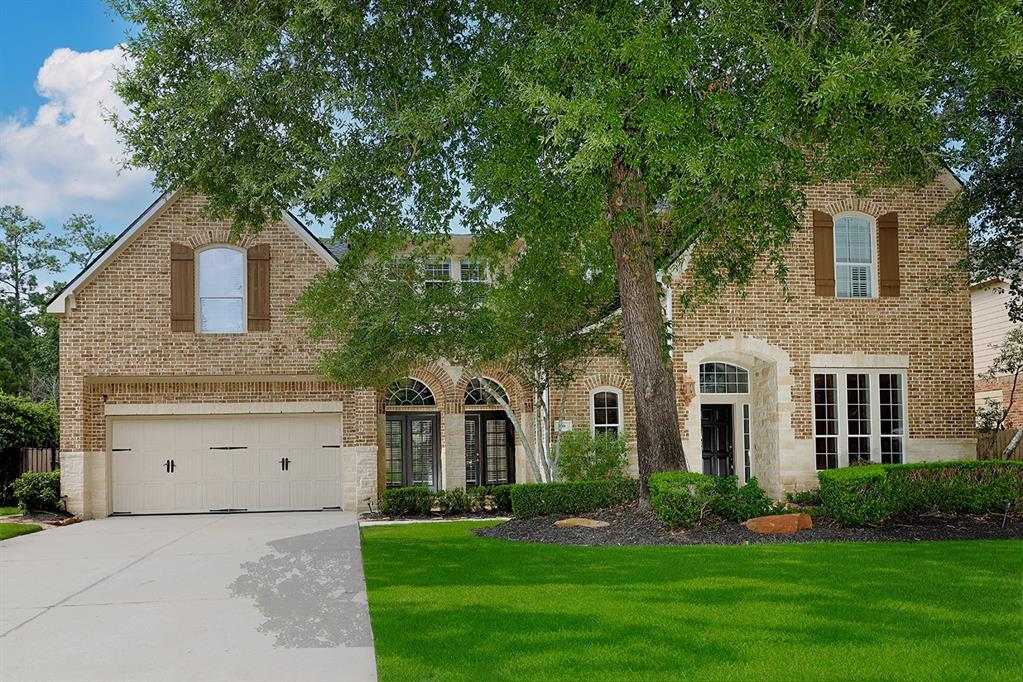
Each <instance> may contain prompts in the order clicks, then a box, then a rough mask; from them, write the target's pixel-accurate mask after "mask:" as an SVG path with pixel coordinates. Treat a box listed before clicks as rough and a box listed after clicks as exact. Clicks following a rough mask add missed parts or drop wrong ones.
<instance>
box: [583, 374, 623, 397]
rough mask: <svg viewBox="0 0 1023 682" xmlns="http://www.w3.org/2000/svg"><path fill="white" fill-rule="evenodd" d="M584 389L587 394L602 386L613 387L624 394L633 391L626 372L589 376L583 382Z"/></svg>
mask: <svg viewBox="0 0 1023 682" xmlns="http://www.w3.org/2000/svg"><path fill="white" fill-rule="evenodd" d="M582 385H583V388H585V389H586V392H587V393H591V392H592V391H593V389H595V388H600V387H601V386H611V387H614V388H617V389H618V390H620V391H621V392H622V393H623V394H624V393H625V392H626V391H630V392H631V390H632V381H631V379H630V378H629V376H628V375H627V374H625V373H624V372H622V373H619V372H597V373H595V374H588V375H587V376H586V378H584V379H583V381H582Z"/></svg>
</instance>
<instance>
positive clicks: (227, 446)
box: [210, 445, 249, 450]
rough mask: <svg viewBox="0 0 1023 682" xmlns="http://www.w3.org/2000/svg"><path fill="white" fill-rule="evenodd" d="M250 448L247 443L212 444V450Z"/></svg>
mask: <svg viewBox="0 0 1023 682" xmlns="http://www.w3.org/2000/svg"><path fill="white" fill-rule="evenodd" d="M248 449H249V448H248V447H247V446H245V445H220V446H211V447H210V450H248Z"/></svg>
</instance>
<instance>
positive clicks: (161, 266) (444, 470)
mask: <svg viewBox="0 0 1023 682" xmlns="http://www.w3.org/2000/svg"><path fill="white" fill-rule="evenodd" d="M957 190H958V185H957V184H956V183H955V180H954V179H953V178H952V177H951V176H950V175H946V176H944V177H942V178H940V179H939V180H936V181H935V182H933V183H932V184H931V185H929V186H927V187H925V188H922V189H918V190H913V191H908V192H904V193H896V194H893V195H892V196H887V197H881V196H878V197H873V198H871V199H863V198H859V197H857V196H856V195H855V194H854V193H853V191H852V190H851V188H850V187H848V186H845V185H831V186H826V187H820V188H812V189H811V190H810V192H809V206H810V208H811V209H812V210H810V211H808V212H807V214H806V216H805V219H804V226H805V228H806V229H804V230H802V231H800V232H799V233H798V234H796V236H795V239H794V241H793V243H792V245H791V246H790V247H789V249H788V259H787V264H788V268H789V276H788V279H787V285H786V286H787V290H786V289H785V288H783V286H782V285H781V284H780V283H779V282H777V281H776V280H774V279H773V278H771V277H768V276H764V277H762V278H760V279H758V280H756V281H755V282H754V283H753V284H751V285H750V286H749V287H748V288H747V290H746V291H745V292H744V293H741V292H738V291H730V292H726V293H724V294H722V295H721V296H719V297H718V298H717V299H716V301H715V302H714V303H713V304H711V305H707V306H704V307H703V308H701V309H699V310H698V311H696V312H694V313H693V314H691V315H689V316H687V317H683V313H682V311H681V310H680V306H679V305H678V298H677V291H678V290H679V289H680V287H681V286H682V285H684V281H685V277H686V273H685V269H684V267H682V268H680V269H679V271H678V272H676V273H675V274H674V280H673V284H672V287H669V289H668V291H669V294H670V295H669V296H667V297H666V299H665V306H666V312H667V313H668V318H669V319H670V321H671V325H672V328H673V351H672V352H673V357H674V366H675V378H676V381H677V384H678V402H679V409H680V416H681V419H682V425H683V430H684V433H683V437H684V442H685V443H686V446H687V452H686V455H687V464H688V466H689V468H690V469H691V470H697V471H706V472H709V473H716V474H722V475H723V474H728V473H733V472H734V473H735V474H736V475H737V476H738V477H739V479H740V480H746V479H748V478H750V477H751V476H756V477H757V478H758V479H759V480H760V482H761V483H762V485H764V487H765V488H766V489H767V490H768V492H770V493H771V494H772V495H774V496H780V495H781V493H782V492H783V491H784V490H787V489H796V488H808V487H812V486H814V485H816V472H817V471H818V470H820V469H824V468H833V467H837V466H847V465H849V464H850V463H855V462H857V461H866V460H870V461H886V462H899V461H903V462H913V461H920V460H928V459H955V458H972V457H974V456H975V447H976V441H975V439H974V431H973V401H972V399H971V394H972V391H973V389H972V387H973V362H972V357H971V354H970V350H969V337H970V303H969V294H968V291H967V287H966V283H965V282H964V283H963V284H962V286H961V287H958V288H954V289H952V290H948V289H947V288H946V287H944V286H943V285H942V281H943V278H944V277H945V276H946V275H947V274H948V272H949V270H950V268H951V266H952V265H953V264H954V263H956V262H957V261H958V260H959V259H960V258H961V256H962V254H961V253H959V252H958V251H956V250H954V249H953V248H952V247H951V246H950V244H952V243H953V241H952V239H951V236H952V234H953V230H952V229H951V228H948V229H942V228H937V227H933V226H931V225H929V224H928V221H929V220H930V219H931V217H932V216H933V215H934V214H935V212H937V211H938V210H939V209H940V208H941V207H942V206H944V205H945V203H947V201H948V200H949V199H950V198H951V197H952V196H953V194H954V193H955V192H956V191H957ZM200 207H201V199H200V198H197V197H194V196H189V195H186V194H184V193H177V194H173V195H170V196H167V197H165V198H163V199H161V200H159V201H158V202H157V203H155V204H154V205H153V206H152V207H150V209H149V210H147V211H146V213H145V214H143V215H142V216H141V217H140V218H139V219H138V220H137V221H136V222H135V223H133V224H132V225H131V226H130V227H129V228H128V229H127V230H126V231H125V232H124V233H123V234H122V235H121V236H120V237H119V238H118V239H117V241H116V242H115V243H114V244H113V245H112V246H111V247H110V248H109V249H108V250H107V251H106V252H104V253H103V254H102V255H101V256H100V257H99V258H98V259H97V260H96V261H95V262H94V263H93V264H91V265H90V266H89V267H88V268H87V269H86V270H85V271H84V272H83V273H82V274H80V275H79V276H78V277H77V278H76V279H75V280H73V281H72V282H71V283H70V284H69V285H68V287H67V288H66V289H65V290H64V291H63V292H61V293H60V295H58V296H57V297H56V298H55V299H54V300H53V302H52V303H51V304H50V306H49V311H50V312H51V313H53V314H55V315H58V316H59V317H60V318H61V329H60V331H61V346H60V353H61V357H60V361H61V403H60V411H61V449H62V452H61V457H62V485H63V490H64V493H65V495H67V498H68V506H69V508H70V509H71V510H72V511H74V512H78V513H83V514H85V515H87V516H103V515H107V514H110V513H156V512H197V511H209V510H220V509H249V510H255V509H319V508H330V507H343V508H345V509H351V510H354V509H363V508H365V507H366V505H367V502H368V501H369V500H371V499H374V498H375V497H376V495H377V493H378V491H379V490H381V489H382V488H383V487H384V486H387V485H392V486H393V485H426V486H430V487H434V488H452V487H461V486H465V485H474V484H480V483H484V484H492V483H503V482H511V481H517V482H523V481H528V480H531V470H530V467H529V466H528V463H527V461H526V460H525V455H524V449H523V447H522V444H521V443H518V442H516V436H515V433H514V432H513V430H512V429H511V427H510V425H509V423H508V420H507V419H506V418H505V416H504V414H503V412H502V411H501V409H500V408H499V407H497V406H495V405H493V404H492V403H493V402H494V401H493V400H492V399H489V398H488V396H487V395H486V394H485V392H483V391H480V390H479V387H478V386H477V385H476V383H475V382H474V381H473V379H474V377H473V376H471V375H470V374H468V373H466V372H463V371H462V370H461V369H460V368H457V367H452V366H450V365H449V364H447V363H444V362H442V361H439V362H434V363H429V364H427V365H425V366H421V367H417V368H415V369H414V370H413V371H412V372H411V373H410V376H409V377H407V378H406V379H403V380H401V381H399V382H396V383H395V384H394V385H393V386H391V387H390V388H389V389H387V390H386V391H380V392H378V391H375V390H366V389H354V388H347V387H342V386H338V385H336V384H334V383H332V382H330V381H327V380H325V379H323V378H322V377H320V376H317V375H316V373H315V370H314V366H315V362H316V360H317V357H318V354H319V353H320V351H321V350H322V348H321V347H319V346H318V345H317V344H315V343H312V342H310V341H309V340H308V338H307V337H306V335H305V328H306V324H305V322H304V321H303V320H302V319H300V318H299V317H297V316H296V314H295V313H294V312H293V311H292V310H291V306H292V304H293V303H294V302H295V300H296V298H297V296H298V295H299V293H300V292H301V291H302V289H303V288H304V287H306V286H307V285H308V284H309V283H310V282H311V280H312V278H313V277H314V276H315V275H316V274H317V273H319V272H322V271H323V270H324V269H326V268H329V267H331V266H332V264H333V263H334V262H335V260H334V257H333V255H332V254H331V253H330V251H329V250H328V249H327V248H325V247H324V245H323V244H321V243H320V242H318V241H317V240H316V239H315V238H314V237H313V236H312V235H311V234H310V233H309V232H308V231H307V230H306V229H305V228H304V227H303V226H302V225H301V224H300V223H299V222H298V221H296V220H295V219H294V218H293V217H291V216H290V215H285V216H283V217H282V219H281V221H279V222H277V223H274V224H273V225H271V226H269V227H268V228H267V229H265V230H263V231H262V232H260V233H259V234H258V235H255V236H248V237H245V238H244V239H243V240H242V241H241V242H240V243H238V244H230V243H229V230H228V227H227V225H226V224H220V223H209V222H206V221H204V220H203V219H201V218H200V217H199V209H200ZM454 246H455V253H454V255H453V256H452V257H451V258H450V259H447V260H445V261H442V262H439V263H435V264H434V265H433V266H432V267H431V271H430V272H431V275H432V276H433V277H434V278H435V279H437V280H438V281H440V280H445V279H448V278H451V279H454V280H464V279H472V278H476V277H479V276H480V273H479V271H478V268H476V267H475V266H474V265H473V264H472V263H470V262H465V259H464V257H463V256H464V254H465V253H466V250H467V247H468V240H467V239H466V238H460V239H456V240H455V245H454ZM486 376H487V377H488V378H490V379H491V380H493V381H496V382H497V383H498V384H499V385H500V386H501V389H502V390H503V391H504V392H505V395H506V396H507V402H508V403H509V404H510V405H511V406H513V408H514V410H515V411H516V416H517V417H518V418H519V420H520V422H521V423H522V425H523V428H524V430H525V432H526V433H530V432H531V431H532V428H533V427H532V425H533V423H534V421H533V408H532V401H531V396H530V395H529V394H528V392H527V391H526V390H524V388H523V386H522V385H521V384H520V383H519V382H518V381H517V380H516V378H515V373H514V370H513V369H512V368H501V367H494V368H491V369H490V370H489V371H487V372H486ZM567 395H568V398H567V401H566V413H565V414H564V415H563V417H564V419H565V420H566V421H570V422H572V425H573V426H574V428H576V429H580V428H581V429H588V430H591V431H594V432H601V433H621V434H625V435H626V436H631V435H632V434H634V432H635V415H634V410H633V396H632V386H631V382H630V380H629V374H628V371H627V370H626V369H625V368H624V367H623V366H622V365H621V361H620V360H618V359H613V358H603V357H602V358H593V359H592V361H591V362H590V363H589V366H588V368H587V371H586V372H585V374H584V376H583V377H582V378H581V379H580V380H579V381H577V382H575V383H573V385H571V386H570V387H569V388H568V394H567ZM557 416H558V415H555V417H557ZM631 468H632V470H633V471H634V472H635V470H636V460H635V452H633V455H632V461H631Z"/></svg>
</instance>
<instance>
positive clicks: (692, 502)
mask: <svg viewBox="0 0 1023 682" xmlns="http://www.w3.org/2000/svg"><path fill="white" fill-rule="evenodd" d="M715 485H716V482H715V480H714V477H713V476H707V475H706V474H698V473H690V472H686V471H667V472H661V473H656V474H651V475H650V478H649V480H648V481H647V486H648V487H649V489H650V504H651V505H652V506H653V508H654V511H655V512H657V516H658V518H660V519H661V521H663V522H664V523H666V524H667V525H669V526H671V527H672V528H677V527H679V526H681V527H684V528H691V527H692V526H694V525H695V524H696V523H698V522H699V521H700V520H701V519H702V518H703V517H704V515H705V514H706V513H707V512H708V511H709V508H710V504H711V502H712V500H713V499H714V488H715Z"/></svg>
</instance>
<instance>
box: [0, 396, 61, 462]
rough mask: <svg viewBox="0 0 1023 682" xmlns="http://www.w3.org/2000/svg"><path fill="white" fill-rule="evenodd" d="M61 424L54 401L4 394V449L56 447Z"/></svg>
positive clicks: (0, 419)
mask: <svg viewBox="0 0 1023 682" xmlns="http://www.w3.org/2000/svg"><path fill="white" fill-rule="evenodd" d="M59 423H60V420H59V419H58V417H57V408H56V407H54V405H53V403H33V402H32V401H31V400H25V399H24V398H18V397H16V396H13V395H8V394H6V393H0V450H6V449H8V448H22V447H30V448H43V447H53V446H56V445H57V432H58V426H59Z"/></svg>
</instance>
